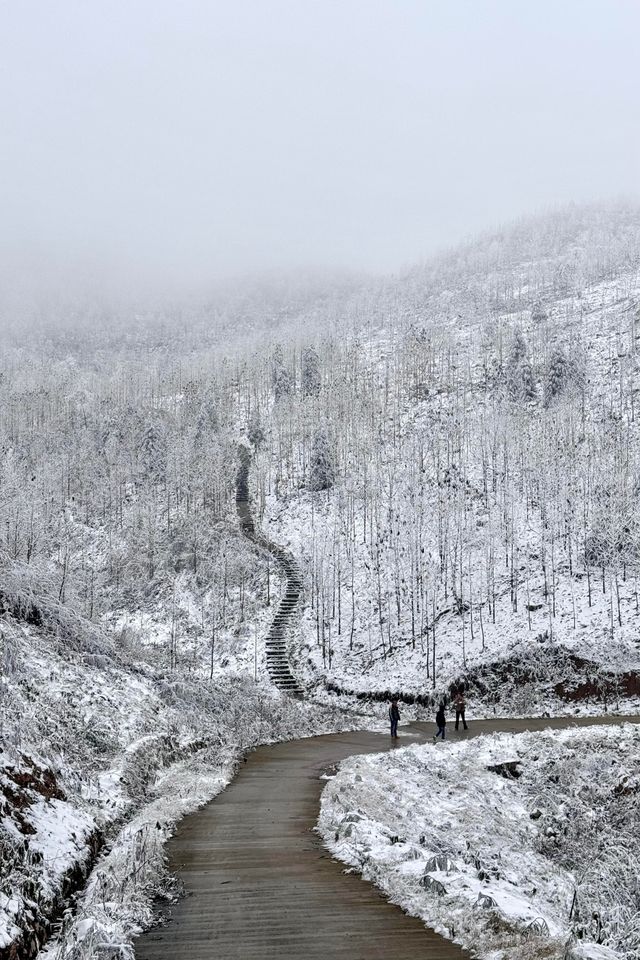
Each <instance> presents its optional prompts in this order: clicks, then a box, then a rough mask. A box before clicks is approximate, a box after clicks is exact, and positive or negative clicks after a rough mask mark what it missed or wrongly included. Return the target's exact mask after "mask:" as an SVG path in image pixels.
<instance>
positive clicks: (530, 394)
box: [519, 357, 538, 401]
mask: <svg viewBox="0 0 640 960" xmlns="http://www.w3.org/2000/svg"><path fill="white" fill-rule="evenodd" d="M519 395H520V399H522V400H526V401H530V400H535V399H536V397H537V396H538V389H537V386H536V379H535V376H534V373H533V367H532V366H531V361H530V360H529V358H528V357H525V359H524V360H523V361H522V363H521V364H520V371H519Z"/></svg>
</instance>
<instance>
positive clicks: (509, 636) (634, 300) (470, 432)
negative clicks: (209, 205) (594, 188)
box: [256, 209, 640, 709]
mask: <svg viewBox="0 0 640 960" xmlns="http://www.w3.org/2000/svg"><path fill="white" fill-rule="evenodd" d="M639 223H640V220H639V217H638V214H637V212H636V213H633V212H629V211H626V210H609V211H600V210H595V209H593V210H586V211H585V210H582V211H579V210H574V209H572V210H570V211H568V212H566V213H565V214H564V216H560V215H558V216H557V217H552V218H549V219H543V220H538V221H532V222H529V223H526V224H523V225H517V226H516V227H515V228H514V229H513V230H512V231H511V233H509V232H505V233H504V234H503V235H502V236H500V237H494V238H488V239H487V240H485V241H481V242H479V243H478V244H477V245H476V246H475V247H474V246H469V247H468V248H465V249H464V250H462V251H460V252H459V253H457V254H456V253H455V252H454V253H452V254H450V255H449V256H448V257H447V258H443V260H441V261H438V262H437V263H435V264H434V265H432V266H428V267H425V268H424V269H421V270H419V271H415V272H414V273H412V274H411V275H410V276H409V277H407V278H405V279H404V280H403V281H398V282H397V283H395V284H394V285H393V286H392V287H391V288H385V289H384V290H383V291H380V292H379V295H378V298H377V300H375V301H374V305H373V306H371V308H370V310H369V312H368V313H367V314H366V318H362V320H361V322H360V325H359V327H358V328H357V331H356V332H353V333H351V334H350V333H349V332H348V329H349V326H348V325H347V332H345V335H344V336H343V337H342V338H341V339H340V340H338V339H336V338H334V337H331V338H325V339H324V340H321V341H319V342H318V344H317V345H316V349H315V352H314V358H312V360H307V361H306V366H307V368H309V366H310V365H311V366H312V367H313V366H314V365H315V367H316V368H317V370H316V374H315V376H314V377H310V375H309V372H308V369H307V372H305V359H304V357H305V354H304V351H303V356H302V362H301V363H299V361H298V360H297V358H296V357H294V356H292V357H291V358H290V359H287V358H285V359H284V360H283V357H282V354H279V355H277V356H276V357H275V359H274V361H273V363H274V369H275V368H278V369H277V370H275V373H274V381H273V382H274V392H275V394H276V395H277V396H278V399H277V400H276V401H275V402H274V403H272V404H268V402H267V400H266V399H264V398H263V403H262V408H261V413H262V429H263V431H264V432H265V433H266V434H267V442H266V443H265V444H264V446H263V449H262V451H261V453H260V454H259V456H258V469H257V476H256V495H257V497H258V500H259V501H260V503H261V505H262V509H263V510H264V525H265V528H266V529H268V530H269V531H270V533H271V534H272V536H273V537H274V538H275V539H277V540H280V541H281V542H284V543H288V544H289V545H290V546H291V548H292V549H293V550H294V551H295V552H297V553H298V555H299V556H301V558H302V559H303V560H304V561H305V563H306V568H307V571H308V579H309V582H308V594H307V599H308V603H307V608H306V612H305V622H304V625H303V629H302V632H301V636H300V644H299V666H300V669H301V670H303V671H304V672H305V673H306V675H307V677H308V678H309V680H313V679H316V680H329V681H331V682H334V683H336V684H337V685H339V686H341V687H343V688H347V689H352V690H363V691H364V690H376V689H377V690H380V691H388V690H401V691H404V692H408V693H422V692H428V691H429V690H430V689H435V690H436V691H438V690H441V689H443V688H446V687H447V686H448V685H449V684H450V683H451V682H452V681H455V680H456V679H457V678H461V677H463V676H466V677H468V678H469V679H474V678H477V677H479V676H480V675H481V674H484V673H486V669H485V665H486V664H488V663H492V662H494V661H497V660H500V661H505V660H506V661H507V663H506V664H505V663H504V662H503V663H502V666H501V668H500V671H499V674H500V677H501V680H502V681H505V679H508V676H509V675H510V673H511V672H513V670H512V668H513V669H516V670H520V666H517V667H513V664H514V663H516V662H517V664H518V665H521V664H522V663H523V662H525V663H527V662H528V666H527V668H526V670H525V673H526V672H527V671H528V673H529V674H530V675H531V676H532V677H533V678H534V679H536V680H538V681H539V680H543V679H546V681H547V687H548V688H549V690H550V691H551V692H553V688H554V687H557V688H558V689H559V687H560V684H561V683H563V682H564V687H565V692H566V688H567V687H569V686H571V684H572V682H574V681H575V682H577V680H578V679H582V680H585V679H586V673H585V671H586V672H587V673H589V674H590V679H591V681H594V686H598V685H600V686H603V685H604V686H605V687H606V688H607V692H608V696H609V698H611V697H612V696H613V697H615V696H616V695H617V694H619V693H620V692H622V693H633V692H634V691H636V687H637V683H636V681H635V680H634V679H633V678H631V677H629V676H626V675H627V674H629V673H631V672H633V671H636V670H637V668H638V664H639V660H640V642H639V640H640V629H639V628H640V616H639V609H640V608H639V603H638V593H637V570H638V560H639V559H640V529H639V526H638V520H637V517H638V516H639V515H640V514H639V512H638V507H639V506H640V502H639V497H640V446H639V443H638V441H639V437H638V409H637V408H638V389H639V388H640V368H639V358H640V353H638V352H637V350H640V340H638V337H637V334H638V331H637V326H638V322H640V321H639V313H638V311H639V310H640V275H639V272H638V250H639V249H640V247H639V246H638V238H639V237H640V226H639ZM352 320H353V318H350V321H352ZM298 364H299V366H300V372H299V373H298V374H297V382H296V369H297V365H298ZM283 366H284V368H285V370H286V371H288V381H287V379H286V378H285V379H284V382H285V386H286V389H285V390H282V389H280V390H278V384H280V386H281V384H282V382H283V377H282V375H281V374H279V373H278V370H280V369H281V368H282V367H283ZM309 384H311V387H312V388H311V389H310V388H309ZM319 434H321V435H322V436H321V440H322V443H321V444H320V447H318V436H319ZM319 451H320V452H319ZM318 469H320V473H321V474H322V476H324V478H325V479H324V481H321V482H320V483H318V482H317V473H318ZM314 471H315V474H314ZM314 488H315V489H314ZM319 488H324V489H319ZM559 647H560V648H562V651H564V653H563V655H562V657H561V658H560V660H558V648H559ZM581 660H584V661H589V664H591V666H588V667H585V666H584V664H581V663H579V661H581ZM567 670H568V673H567ZM607 671H611V672H612V673H615V674H617V675H618V681H617V686H618V688H619V689H618V690H617V691H616V682H611V681H610V680H606V678H605V677H604V673H606V672H607ZM521 672H522V671H521ZM574 674H575V676H574ZM502 685H503V687H504V688H505V692H507V694H508V697H509V698H510V699H513V698H514V697H516V698H518V700H519V702H518V704H517V706H516V705H515V704H513V703H512V704H510V706H511V707H516V708H518V707H519V708H520V709H522V708H523V707H525V705H524V704H523V703H522V702H521V701H522V697H521V692H522V691H519V690H515V689H514V686H513V684H511V683H510V682H507V683H503V684H502ZM484 686H486V684H483V687H484ZM636 692H637V691H636ZM531 706H532V705H531V704H530V703H529V704H528V707H529V708H531ZM525 708H526V707H525Z"/></svg>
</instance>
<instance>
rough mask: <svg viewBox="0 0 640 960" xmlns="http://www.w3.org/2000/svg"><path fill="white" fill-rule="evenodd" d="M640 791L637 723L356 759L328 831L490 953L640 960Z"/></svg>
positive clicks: (332, 803) (342, 853)
mask: <svg viewBox="0 0 640 960" xmlns="http://www.w3.org/2000/svg"><path fill="white" fill-rule="evenodd" d="M639 796H640V729H638V728H637V727H634V726H631V725H625V726H623V727H621V728H617V729H615V728H614V729H612V728H604V727H595V728H592V729H589V730H579V731H577V730H567V731H562V732H552V731H548V732H545V733H542V734H519V735H517V736H512V735H506V734H501V735H497V736H495V737H492V738H489V737H483V738H481V739H474V740H471V741H467V742H464V743H456V744H448V743H444V744H438V745H437V746H410V747H407V748H406V749H401V750H398V751H396V752H394V753H393V754H392V755H389V754H384V755H376V756H371V757H354V758H352V759H350V760H349V761H347V762H346V763H344V764H343V765H342V767H341V768H340V771H339V772H338V774H337V776H336V777H335V778H334V779H333V780H332V782H331V783H330V784H329V785H328V786H327V787H326V788H325V791H324V794H323V798H322V805H321V814H320V820H319V830H320V832H321V834H322V836H323V838H324V840H325V842H326V843H327V845H328V846H329V848H330V850H331V851H332V852H333V853H334V854H335V855H336V856H337V857H338V858H339V859H341V860H343V861H344V862H345V863H347V864H349V866H351V867H355V868H356V869H358V870H359V871H361V872H362V874H363V876H364V877H365V878H366V879H368V880H371V881H372V882H374V883H376V884H377V885H378V886H380V887H381V888H382V889H383V890H385V892H386V893H387V894H388V895H389V897H390V898H391V899H392V900H393V901H394V902H397V903H399V904H400V905H401V906H402V907H403V908H404V909H406V910H407V911H409V912H410V913H412V914H414V915H416V916H419V917H421V918H422V919H423V920H424V921H425V922H426V923H427V924H428V925H429V926H431V927H434V928H435V929H436V930H438V932H440V933H442V934H444V935H446V936H448V937H451V938H454V939H456V940H458V941H460V942H461V943H463V944H464V945H466V946H473V947H474V949H475V950H476V951H478V952H479V953H480V955H481V956H484V957H491V958H492V960H525V958H526V960H534V958H535V960H537V958H542V957H556V956H557V957H563V956H565V955H567V956H575V957H580V958H587V957H589V958H600V960H605V958H613V957H617V958H625V960H630V958H631V957H637V956H638V951H639V950H640V922H639V920H638V916H639V908H640V900H639V896H640V894H639V893H638V887H637V876H638V874H639V873H640V813H639V811H638V798H639ZM567 946H568V949H569V951H571V950H572V951H573V953H571V952H569V953H567V954H565V949H566V948H567Z"/></svg>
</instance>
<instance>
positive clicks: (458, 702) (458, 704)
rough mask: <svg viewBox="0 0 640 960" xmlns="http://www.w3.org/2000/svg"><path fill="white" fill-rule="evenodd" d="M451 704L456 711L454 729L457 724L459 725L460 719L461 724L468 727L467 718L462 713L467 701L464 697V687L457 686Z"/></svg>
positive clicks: (466, 728)
mask: <svg viewBox="0 0 640 960" xmlns="http://www.w3.org/2000/svg"><path fill="white" fill-rule="evenodd" d="M453 706H454V707H455V711H456V730H457V729H458V726H459V725H460V721H461V720H462V725H463V727H464V729H465V730H468V729H469V727H468V726H467V720H466V717H465V715H464V712H465V710H466V707H467V702H466V700H465V698H464V687H458V689H457V691H456V695H455V697H454V698H453Z"/></svg>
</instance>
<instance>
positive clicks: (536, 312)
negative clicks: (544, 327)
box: [531, 301, 548, 323]
mask: <svg viewBox="0 0 640 960" xmlns="http://www.w3.org/2000/svg"><path fill="white" fill-rule="evenodd" d="M531 319H532V321H533V322H534V323H544V321H545V320H547V319H548V314H547V311H546V310H545V309H544V307H543V306H542V304H541V303H540V302H539V301H538V303H536V304H535V306H534V307H533V309H532V311H531Z"/></svg>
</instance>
